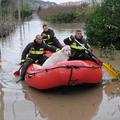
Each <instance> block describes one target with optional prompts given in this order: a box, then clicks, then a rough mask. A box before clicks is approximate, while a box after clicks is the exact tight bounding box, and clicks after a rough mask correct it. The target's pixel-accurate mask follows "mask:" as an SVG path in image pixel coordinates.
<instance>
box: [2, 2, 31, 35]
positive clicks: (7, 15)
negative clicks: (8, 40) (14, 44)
mask: <svg viewBox="0 0 120 120" xmlns="http://www.w3.org/2000/svg"><path fill="white" fill-rule="evenodd" d="M31 15H32V8H31V7H30V6H29V5H28V4H24V5H23V4H19V5H18V4H17V3H16V2H14V1H12V0H1V2H0V37H5V36H7V35H9V33H10V32H12V31H13V30H14V29H15V26H16V24H17V22H18V19H21V20H23V19H25V18H26V17H29V16H31Z"/></svg>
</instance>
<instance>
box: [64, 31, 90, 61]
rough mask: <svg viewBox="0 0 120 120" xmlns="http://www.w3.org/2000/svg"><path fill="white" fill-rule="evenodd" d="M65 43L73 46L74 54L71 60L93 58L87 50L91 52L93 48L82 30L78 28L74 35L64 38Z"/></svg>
mask: <svg viewBox="0 0 120 120" xmlns="http://www.w3.org/2000/svg"><path fill="white" fill-rule="evenodd" d="M64 43H65V44H66V45H70V47H71V52H72V54H71V56H70V60H78V59H91V57H92V56H91V54H89V52H87V51H90V52H91V51H92V49H91V47H90V45H89V44H88V42H87V41H86V40H85V39H84V38H83V36H82V32H81V30H76V31H75V35H74V36H73V35H71V36H70V37H68V38H66V39H64ZM86 49H87V51H86Z"/></svg>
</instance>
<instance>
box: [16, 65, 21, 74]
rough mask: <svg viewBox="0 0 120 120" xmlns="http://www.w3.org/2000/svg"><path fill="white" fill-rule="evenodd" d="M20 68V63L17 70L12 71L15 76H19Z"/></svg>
mask: <svg viewBox="0 0 120 120" xmlns="http://www.w3.org/2000/svg"><path fill="white" fill-rule="evenodd" d="M21 68H22V65H21V66H20V68H19V69H18V70H17V71H15V72H14V75H15V76H20V70H21Z"/></svg>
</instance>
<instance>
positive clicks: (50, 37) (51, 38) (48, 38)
mask: <svg viewBox="0 0 120 120" xmlns="http://www.w3.org/2000/svg"><path fill="white" fill-rule="evenodd" d="M41 35H42V36H43V40H44V41H45V43H47V44H48V45H52V46H55V47H57V48H60V49H61V48H62V45H61V43H60V42H59V41H58V39H57V38H56V37H55V33H54V32H53V30H51V29H48V31H46V32H45V31H43V32H42V33H41Z"/></svg>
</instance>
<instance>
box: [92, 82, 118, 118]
mask: <svg viewBox="0 0 120 120" xmlns="http://www.w3.org/2000/svg"><path fill="white" fill-rule="evenodd" d="M119 95H120V82H111V83H109V84H108V85H106V86H105V87H104V89H103V100H102V103H101V105H100V106H99V111H98V112H97V114H96V116H95V117H94V118H93V119H92V120H119V119H120V96H119Z"/></svg>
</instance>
